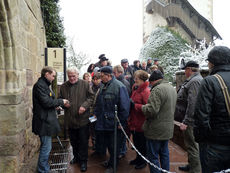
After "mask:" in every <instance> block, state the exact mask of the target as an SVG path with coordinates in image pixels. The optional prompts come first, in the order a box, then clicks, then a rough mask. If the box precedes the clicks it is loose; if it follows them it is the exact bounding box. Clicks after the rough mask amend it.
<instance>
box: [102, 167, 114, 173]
mask: <svg viewBox="0 0 230 173" xmlns="http://www.w3.org/2000/svg"><path fill="white" fill-rule="evenodd" d="M104 173H113V168H112V167H109V168H107V169H106V170H105V172H104Z"/></svg>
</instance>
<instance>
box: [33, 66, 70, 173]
mask: <svg viewBox="0 0 230 173" xmlns="http://www.w3.org/2000/svg"><path fill="white" fill-rule="evenodd" d="M55 76H56V72H55V70H54V69H53V68H52V67H48V66H46V67H44V68H43V69H42V71H41V77H40V78H39V79H38V81H37V82H36V83H35V85H34V87H33V120H32V131H33V133H35V134H36V135H39V137H40V141H41V146H40V154H39V158H38V165H37V171H38V173H48V172H49V171H50V167H49V163H48V159H49V153H50V151H51V148H52V137H51V136H52V135H57V134H58V132H59V131H60V126H59V123H58V119H57V115H56V110H55V109H56V108H57V107H59V106H63V105H64V104H67V103H68V100H66V99H55V95H54V92H53V91H52V90H51V89H50V88H49V86H50V84H51V83H52V81H53V80H54V79H55Z"/></svg>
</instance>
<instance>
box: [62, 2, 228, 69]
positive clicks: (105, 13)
mask: <svg viewBox="0 0 230 173" xmlns="http://www.w3.org/2000/svg"><path fill="white" fill-rule="evenodd" d="M59 4H60V7H61V16H62V17H63V19H64V27H65V34H66V35H67V36H68V37H69V38H71V39H72V38H74V47H75V50H76V51H77V52H78V51H82V52H84V53H86V54H88V55H89V57H90V58H91V59H92V63H95V62H97V61H98V56H99V54H102V53H105V54H106V57H107V58H109V59H110V60H112V63H113V65H117V64H119V63H120V60H121V59H123V58H127V59H129V60H130V61H131V63H132V61H133V60H135V59H138V57H139V53H140V49H141V47H142V36H143V22H142V19H143V14H142V13H143V9H142V0H60V3H59ZM229 7H230V0H214V9H213V10H214V26H215V28H216V29H217V31H218V32H219V34H220V35H221V36H222V38H223V39H224V40H225V42H227V44H228V46H230V23H229V19H228V17H229V16H230V15H229Z"/></svg>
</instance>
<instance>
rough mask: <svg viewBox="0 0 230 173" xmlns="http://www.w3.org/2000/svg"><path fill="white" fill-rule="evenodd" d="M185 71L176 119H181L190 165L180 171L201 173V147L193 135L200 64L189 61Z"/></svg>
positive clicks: (179, 92)
mask: <svg viewBox="0 0 230 173" xmlns="http://www.w3.org/2000/svg"><path fill="white" fill-rule="evenodd" d="M182 69H184V70H185V76H186V78H187V79H186V80H185V81H184V83H183V84H182V85H181V86H180V87H179V89H178V91H177V104H176V111H175V117H176V118H177V117H179V118H178V119H176V118H175V120H178V121H179V122H181V123H180V130H181V131H183V136H184V144H185V147H186V150H187V153H188V165H185V166H180V167H179V170H181V171H189V172H190V173H199V172H201V166H200V159H199V147H198V143H196V142H195V138H194V135H193V127H194V117H193V116H194V108H195V103H196V97H197V94H198V90H199V86H200V83H201V80H202V79H203V78H202V76H201V75H200V72H199V64H197V62H195V61H188V62H187V63H186V64H185V66H184V67H183V68H182Z"/></svg>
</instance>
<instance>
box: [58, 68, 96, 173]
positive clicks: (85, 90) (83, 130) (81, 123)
mask: <svg viewBox="0 0 230 173" xmlns="http://www.w3.org/2000/svg"><path fill="white" fill-rule="evenodd" d="M67 75H68V79H69V80H68V81H67V82H65V83H64V84H62V85H61V88H60V98H66V99H68V100H69V101H70V105H68V106H65V123H66V124H67V126H68V130H69V137H70V143H71V145H72V148H73V156H74V158H73V159H72V160H71V161H70V164H74V163H77V162H79V163H80V167H81V168H80V169H81V171H82V172H84V171H86V170H87V159H88V139H89V114H90V113H89V108H90V106H91V105H92V103H93V99H94V93H93V91H92V88H91V87H90V85H89V83H88V82H87V81H84V80H81V79H79V78H78V76H79V73H78V70H77V69H76V67H70V68H68V69H67Z"/></svg>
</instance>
